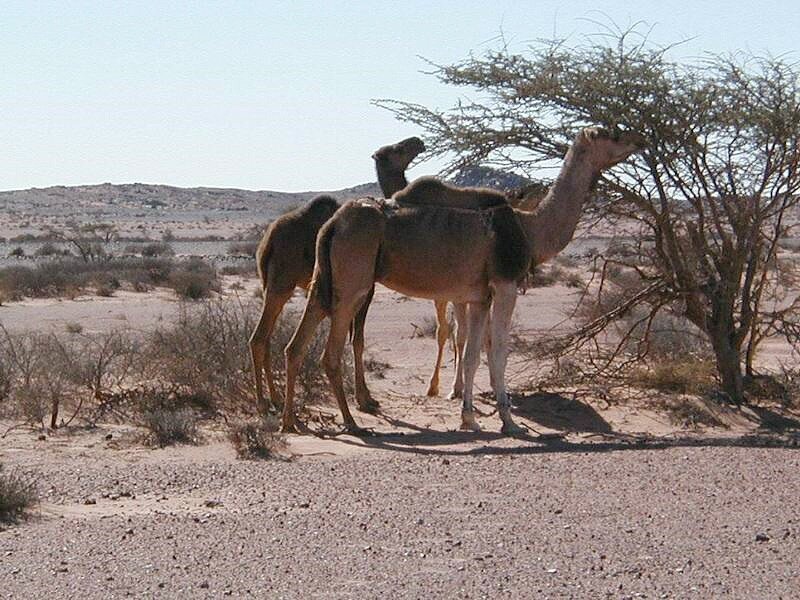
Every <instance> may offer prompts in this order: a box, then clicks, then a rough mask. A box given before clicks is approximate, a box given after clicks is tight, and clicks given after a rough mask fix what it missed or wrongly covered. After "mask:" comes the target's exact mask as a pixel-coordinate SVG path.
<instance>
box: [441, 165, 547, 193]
mask: <svg viewBox="0 0 800 600" xmlns="http://www.w3.org/2000/svg"><path fill="white" fill-rule="evenodd" d="M452 182H453V184H454V185H458V186H462V187H488V188H492V189H495V190H502V191H504V192H505V191H509V190H514V189H518V188H521V187H524V186H526V185H529V184H531V183H534V181H533V180H532V179H528V178H527V177H522V176H521V175H516V174H515V173H508V172H507V171H500V170H498V169H492V168H491V167H481V166H474V167H465V168H463V169H461V170H460V171H459V172H458V173H456V174H455V176H453V179H452Z"/></svg>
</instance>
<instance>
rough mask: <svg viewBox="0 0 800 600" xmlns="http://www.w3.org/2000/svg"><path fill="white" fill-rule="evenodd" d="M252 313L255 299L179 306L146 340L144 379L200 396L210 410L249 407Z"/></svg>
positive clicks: (254, 318)
mask: <svg viewBox="0 0 800 600" xmlns="http://www.w3.org/2000/svg"><path fill="white" fill-rule="evenodd" d="M257 318H258V305H257V304H256V303H255V302H246V303H245V302H240V303H239V302H230V301H224V300H222V299H214V300H210V301H207V302H203V303H199V304H184V305H182V306H181V307H180V310H179V312H178V316H177V320H176V321H175V322H173V323H171V324H166V325H162V326H160V327H158V328H157V329H156V330H155V331H153V332H152V333H151V334H149V336H148V337H147V339H146V340H145V342H144V344H145V352H144V358H145V362H146V364H145V365H144V366H143V370H144V373H143V378H144V379H145V380H147V381H153V382H157V383H161V384H163V385H165V386H167V387H168V388H169V389H173V390H179V391H180V392H181V393H182V394H184V395H192V396H195V397H197V398H205V399H206V402H207V404H208V406H209V408H211V409H212V410H225V409H234V408H238V409H241V408H244V407H247V406H250V405H252V406H253V407H254V403H253V398H252V396H253V392H252V389H253V380H252V373H251V370H252V369H251V366H250V350H249V347H248V344H247V341H248V339H249V337H250V334H251V333H252V331H253V328H254V327H255V323H256V320H257Z"/></svg>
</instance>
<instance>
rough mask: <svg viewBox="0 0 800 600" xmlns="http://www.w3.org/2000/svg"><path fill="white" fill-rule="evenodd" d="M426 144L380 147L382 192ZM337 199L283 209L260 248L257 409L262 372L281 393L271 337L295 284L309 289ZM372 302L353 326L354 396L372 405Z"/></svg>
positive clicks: (253, 343)
mask: <svg viewBox="0 0 800 600" xmlns="http://www.w3.org/2000/svg"><path fill="white" fill-rule="evenodd" d="M424 150H425V145H424V144H423V143H422V140H420V139H419V138H416V137H411V138H408V139H405V140H403V141H401V142H398V143H396V144H391V145H388V146H383V147H382V148H380V149H378V150H377V151H376V152H375V154H373V158H374V159H375V163H376V166H377V165H380V168H379V169H378V175H379V177H381V176H382V177H383V181H382V184H381V185H382V186H385V187H384V188H383V191H384V193H385V194H386V193H388V195H389V196H391V194H393V193H394V192H396V191H398V190H400V189H402V188H404V187H405V186H406V185H407V184H408V182H407V181H406V178H405V170H406V168H407V167H408V165H409V164H410V163H411V161H412V160H413V159H414V158H416V156H417V155H418V154H419V153H420V152H423V151H424ZM338 208H339V203H338V202H337V201H336V200H335V199H334V198H332V197H331V196H317V197H316V198H314V199H313V200H311V201H310V202H309V203H308V204H306V205H305V206H302V207H300V208H298V209H295V210H293V211H291V212H289V213H287V214H285V215H282V216H280V217H278V218H277V219H275V221H273V222H272V223H270V225H269V227H267V230H266V231H265V232H264V235H263V237H262V238H261V242H260V243H259V245H258V249H257V251H256V264H257V267H258V275H259V279H260V280H261V286H262V289H263V304H262V308H261V315H260V318H259V320H258V324H257V325H256V327H255V329H254V330H253V333H252V335H251V336H250V356H251V359H252V363H253V372H254V375H255V388H256V398H257V400H258V406H259V410H260V411H261V412H262V413H263V414H266V413H267V411H268V410H269V405H268V404H267V401H266V399H265V398H264V388H263V383H262V373H264V372H266V379H267V387H268V389H269V396H270V399H271V400H272V401H273V402H275V401H276V399H277V398H279V396H278V392H277V388H276V386H275V381H274V378H273V376H272V369H271V366H270V364H271V363H270V347H269V346H270V339H271V337H272V330H273V328H274V326H275V322H276V321H277V319H278V315H280V313H281V310H282V309H283V306H284V305H285V304H286V302H287V301H288V300H289V298H291V296H292V294H293V293H294V290H295V288H298V287H300V288H303V289H306V290H307V289H308V287H309V284H310V282H311V276H312V273H313V271H314V251H315V250H314V249H315V245H316V239H317V232H319V230H320V228H321V227H322V226H323V224H325V222H326V221H328V219H330V218H331V217H332V216H333V214H334V213H335V212H336V211H337V210H338ZM368 307H369V303H368V302H367V303H365V305H364V307H363V310H362V312H360V313H359V314H358V315H357V317H356V319H355V321H354V326H353V354H354V356H355V360H354V363H355V375H356V399H357V403H358V406H359V408H361V409H362V410H366V411H372V410H374V409H375V408H376V407H377V403H376V402H375V401H374V400H373V399H372V398H371V396H370V393H369V390H368V389H367V385H366V381H365V379H364V369H363V363H362V360H361V357H362V354H363V351H364V320H365V319H366V314H367V309H368Z"/></svg>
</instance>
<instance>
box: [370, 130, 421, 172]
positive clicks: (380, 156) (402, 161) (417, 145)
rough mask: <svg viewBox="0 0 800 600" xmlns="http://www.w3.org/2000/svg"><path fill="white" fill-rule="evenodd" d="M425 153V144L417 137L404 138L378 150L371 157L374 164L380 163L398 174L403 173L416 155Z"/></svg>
mask: <svg viewBox="0 0 800 600" xmlns="http://www.w3.org/2000/svg"><path fill="white" fill-rule="evenodd" d="M424 151H425V144H424V143H423V142H422V140H421V139H419V138H418V137H410V138H406V139H404V140H403V141H401V142H397V143H396V144H389V145H388V146H382V147H381V148H378V149H377V150H376V151H375V153H374V154H373V155H372V159H373V160H374V161H375V162H376V163H382V164H383V165H385V166H387V167H391V168H393V169H395V170H397V171H398V172H402V171H405V170H406V168H407V167H408V165H409V164H411V161H412V160H414V159H415V158H416V157H417V155H418V154H420V153H421V152H424Z"/></svg>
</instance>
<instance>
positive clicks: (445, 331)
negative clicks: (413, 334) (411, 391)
mask: <svg viewBox="0 0 800 600" xmlns="http://www.w3.org/2000/svg"><path fill="white" fill-rule="evenodd" d="M434 305H435V306H436V343H437V344H438V345H439V348H438V350H437V352H436V364H435V365H434V367H433V373H432V374H431V379H430V382H429V383H428V391H427V393H426V395H428V396H438V395H439V369H441V367H442V354H444V347H445V344H447V340H448V338H449V337H450V323H449V322H448V321H447V302H441V301H439V300H437V301H435V302H434Z"/></svg>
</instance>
